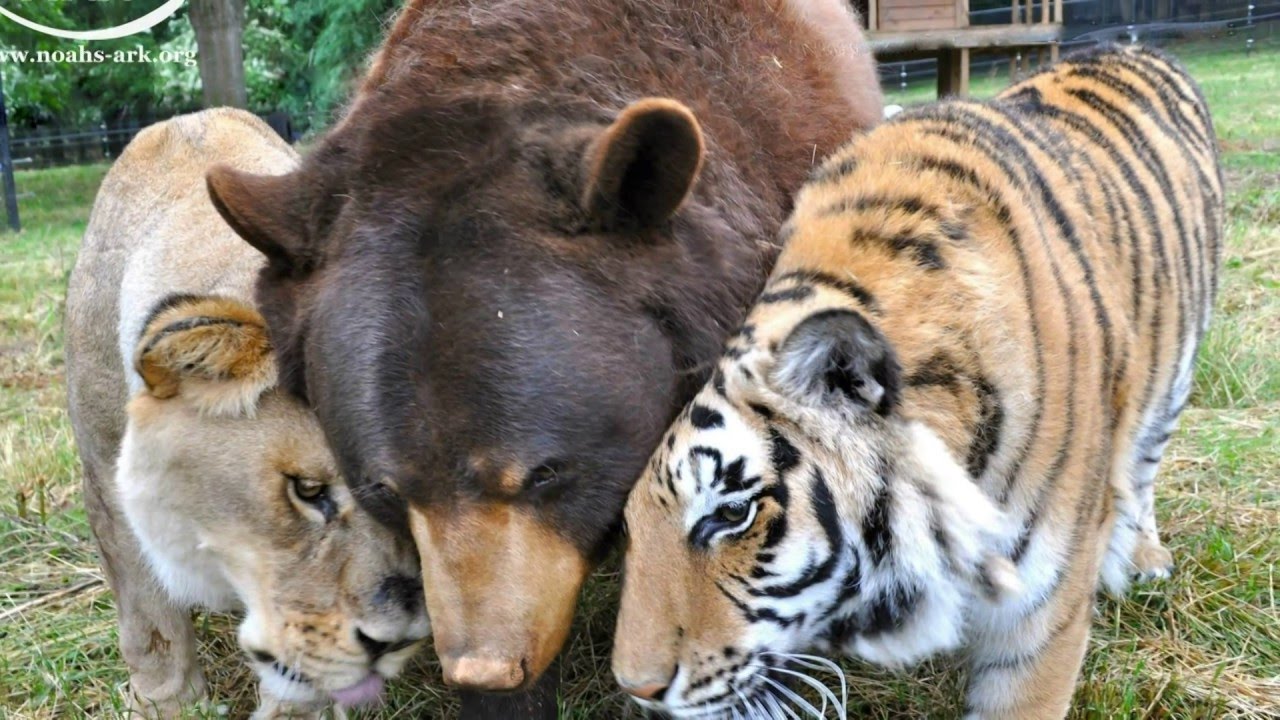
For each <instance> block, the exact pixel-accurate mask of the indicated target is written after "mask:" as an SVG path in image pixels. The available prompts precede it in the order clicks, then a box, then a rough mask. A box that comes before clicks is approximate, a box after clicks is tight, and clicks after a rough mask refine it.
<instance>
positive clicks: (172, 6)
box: [0, 0, 186, 40]
mask: <svg viewBox="0 0 1280 720" xmlns="http://www.w3.org/2000/svg"><path fill="white" fill-rule="evenodd" d="M185 1H186V0H169V1H168V2H166V3H165V4H164V5H161V6H160V7H158V8H156V9H155V10H152V11H151V12H149V13H147V14H146V15H143V16H142V17H140V18H138V19H137V20H130V21H129V22H127V23H125V24H123V25H117V26H115V27H109V28H105V29H103V30H62V29H59V28H55V27H49V26H48V25H41V24H40V23H38V22H32V21H31V20H28V19H26V18H24V17H21V16H19V15H17V14H15V13H14V12H13V11H11V10H6V9H4V8H3V7H0V15H4V16H5V17H7V18H9V19H10V20H12V21H14V22H16V23H18V24H19V25H21V26H23V27H25V28H30V29H32V30H35V31H36V32H38V33H44V34H45V35H52V36H54V37H57V38H65V39H67V40H115V39H116V38H122V37H127V36H129V35H136V34H137V33H140V32H146V31H147V30H150V29H151V28H153V27H155V26H156V25H159V24H160V23H162V22H164V21H165V20H167V19H169V18H170V17H172V16H173V14H174V13H176V12H178V8H180V7H182V3H183V2H185Z"/></svg>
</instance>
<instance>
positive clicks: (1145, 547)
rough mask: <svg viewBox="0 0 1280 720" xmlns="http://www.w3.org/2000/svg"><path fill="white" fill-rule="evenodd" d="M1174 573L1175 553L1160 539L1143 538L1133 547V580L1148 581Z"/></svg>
mask: <svg viewBox="0 0 1280 720" xmlns="http://www.w3.org/2000/svg"><path fill="white" fill-rule="evenodd" d="M1172 575H1173V555H1172V554H1171V553H1170V552H1169V550H1168V548H1166V547H1165V546H1163V545H1161V544H1160V541H1159V540H1155V539H1147V538H1142V539H1140V540H1139V541H1138V546H1137V547H1135V548H1134V549H1133V580H1134V582H1138V583H1147V582H1152V581H1154V580H1167V579H1169V578H1170V577H1171V576H1172Z"/></svg>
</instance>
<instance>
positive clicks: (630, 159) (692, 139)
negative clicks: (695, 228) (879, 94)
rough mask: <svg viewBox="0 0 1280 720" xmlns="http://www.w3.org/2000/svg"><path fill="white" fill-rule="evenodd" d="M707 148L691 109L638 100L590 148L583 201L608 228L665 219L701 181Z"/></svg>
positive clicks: (664, 100)
mask: <svg viewBox="0 0 1280 720" xmlns="http://www.w3.org/2000/svg"><path fill="white" fill-rule="evenodd" d="M703 152H704V147H703V140H702V129H701V128H700V127H699V125H698V121H697V119H696V118H694V116H693V112H692V111H691V110H689V108H687V107H685V106H684V105H682V104H681V103H679V102H677V101H675V100H671V99H668V98H645V99H643V100H638V101H636V102H634V103H632V104H630V105H628V106H627V107H626V109H624V110H623V111H622V113H621V114H619V115H618V118H617V120H615V121H614V122H613V124H611V125H610V126H609V127H608V128H606V129H605V131H604V132H603V133H601V135H600V137H598V138H596V140H595V141H594V142H593V143H591V145H590V146H589V147H588V149H587V154H586V158H585V163H586V168H585V174H586V183H585V185H586V187H585V188H584V189H583V194H582V205H583V207H584V209H586V211H587V212H588V213H589V214H590V215H591V217H592V218H593V219H594V220H595V221H596V222H598V223H600V224H601V225H602V226H604V227H606V228H610V229H613V228H616V227H619V226H627V225H639V226H640V227H652V226H654V225H657V224H659V223H662V222H665V221H666V220H668V219H669V218H670V217H671V216H672V215H674V214H675V212H676V210H677V209H678V208H679V207H680V204H681V203H682V202H684V199H685V197H686V196H687V195H688V194H689V191H690V190H691V189H692V188H693V184H694V182H695V181H696V180H697V179H698V171H699V170H700V169H701V168H702V156H703Z"/></svg>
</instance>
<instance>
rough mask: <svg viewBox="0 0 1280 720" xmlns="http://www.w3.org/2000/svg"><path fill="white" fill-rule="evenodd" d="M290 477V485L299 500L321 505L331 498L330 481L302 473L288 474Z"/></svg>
mask: <svg viewBox="0 0 1280 720" xmlns="http://www.w3.org/2000/svg"><path fill="white" fill-rule="evenodd" d="M285 477H287V478H289V485H290V487H292V488H293V494H294V496H295V497H297V498H298V499H299V500H301V501H303V502H306V503H311V504H312V505H319V504H320V503H322V502H324V501H326V500H328V499H329V485H328V483H325V482H322V481H320V480H316V479H315V478H309V477H302V476H301V475H286V476H285Z"/></svg>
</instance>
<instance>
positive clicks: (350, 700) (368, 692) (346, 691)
mask: <svg viewBox="0 0 1280 720" xmlns="http://www.w3.org/2000/svg"><path fill="white" fill-rule="evenodd" d="M329 694H330V695H331V696H333V700H334V702H336V703H338V704H339V705H343V706H346V707H358V706H360V705H368V704H369V703H371V702H374V701H375V700H377V699H378V698H380V697H382V676H381V675H379V674H378V673H369V677H367V678H365V679H363V680H361V681H360V682H358V683H356V684H355V685H352V686H351V687H346V688H342V689H341V690H334V691H333V692H331V693H329Z"/></svg>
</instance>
